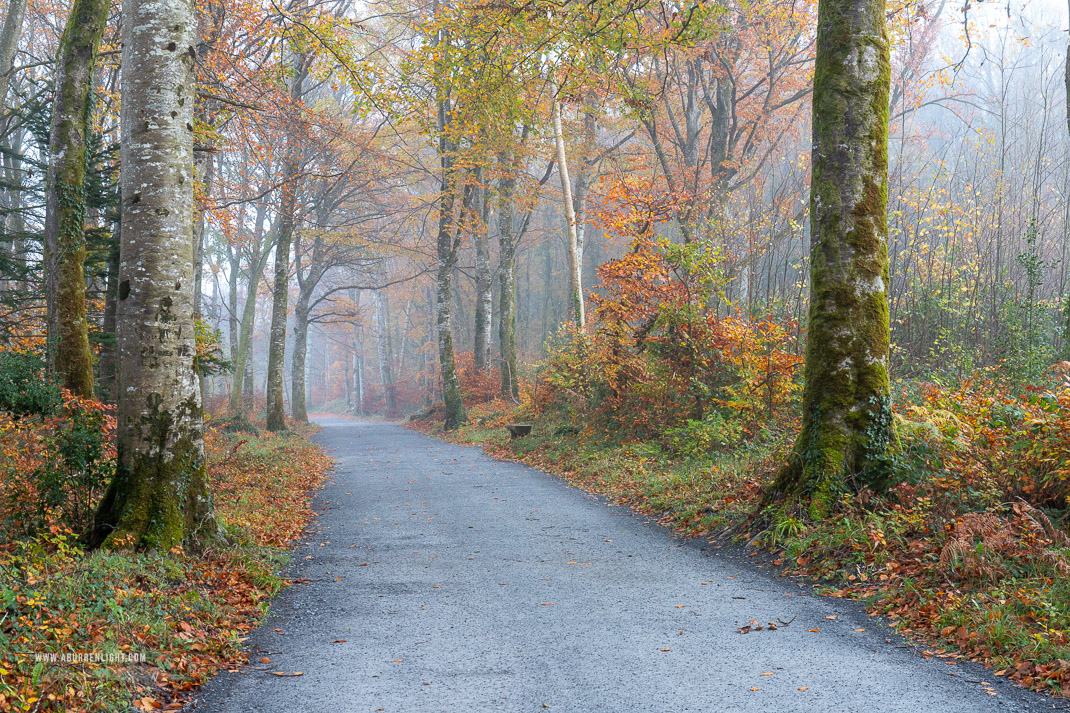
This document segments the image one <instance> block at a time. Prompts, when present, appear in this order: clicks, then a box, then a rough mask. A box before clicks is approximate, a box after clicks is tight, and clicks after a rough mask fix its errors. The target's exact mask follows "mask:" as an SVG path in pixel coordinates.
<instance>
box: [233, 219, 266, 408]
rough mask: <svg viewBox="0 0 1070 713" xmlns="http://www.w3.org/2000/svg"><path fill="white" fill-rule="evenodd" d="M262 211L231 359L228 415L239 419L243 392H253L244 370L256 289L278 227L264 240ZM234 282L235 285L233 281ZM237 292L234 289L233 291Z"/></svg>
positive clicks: (247, 364) (253, 314)
mask: <svg viewBox="0 0 1070 713" xmlns="http://www.w3.org/2000/svg"><path fill="white" fill-rule="evenodd" d="M264 212H265V206H264V205H263V204H261V205H260V206H258V207H257V212H256V217H257V223H256V236H255V237H256V239H255V240H254V241H253V245H254V246H256V248H254V250H256V249H259V252H255V251H254V252H253V253H252V254H251V255H250V263H249V283H248V286H247V287H246V290H245V304H244V306H243V307H242V316H241V322H240V324H239V325H238V330H237V331H238V350H237V352H236V353H235V355H234V358H233V360H234V380H233V381H232V382H231V385H230V400H229V402H228V404H227V412H228V413H229V415H230V416H231V417H232V418H237V419H239V420H240V419H243V418H244V417H245V408H246V404H245V399H244V398H243V396H244V395H245V392H246V391H250V392H251V391H252V377H251V371H250V372H249V373H246V371H247V369H249V368H251V366H252V364H251V361H252V360H251V359H249V350H250V348H251V347H252V343H253V329H254V327H255V324H254V322H255V320H256V292H257V289H258V288H259V286H260V278H261V277H262V276H263V274H264V267H265V266H266V265H267V259H268V256H269V255H270V254H271V245H272V238H273V236H274V235H275V234H276V232H277V231H276V227H277V226H273V227H272V229H271V231H270V234H269V236H268V239H267V240H264V239H263V235H262V232H263V224H264ZM261 243H262V244H261ZM235 284H237V283H236V281H235ZM236 293H237V290H235V294H236Z"/></svg>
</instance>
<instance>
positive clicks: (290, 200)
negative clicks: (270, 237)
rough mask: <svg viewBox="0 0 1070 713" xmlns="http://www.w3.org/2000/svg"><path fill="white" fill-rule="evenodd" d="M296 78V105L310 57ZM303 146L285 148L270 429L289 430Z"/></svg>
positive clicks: (301, 57) (298, 62) (299, 64)
mask: <svg viewBox="0 0 1070 713" xmlns="http://www.w3.org/2000/svg"><path fill="white" fill-rule="evenodd" d="M293 69H294V77H293V79H292V80H291V82H290V102H291V105H292V107H294V108H296V107H298V106H300V104H301V97H302V95H303V94H304V89H303V87H304V80H305V77H306V76H307V74H308V56H307V55H305V54H304V53H303V52H296V53H294V59H293ZM299 152H300V149H299V148H298V146H297V145H296V141H295V140H294V137H292V136H291V137H290V145H288V146H287V148H286V158H285V159H284V165H283V171H282V203H281V205H280V206H279V214H280V216H281V218H280V223H279V235H278V239H277V240H276V242H275V288H274V290H273V292H272V302H271V336H270V339H269V341H268V365H267V424H266V425H267V429H268V430H269V431H283V430H285V429H286V404H285V403H284V397H285V389H284V388H283V383H282V368H283V360H284V358H285V356H286V316H287V306H288V304H289V298H290V246H291V244H292V243H293V236H294V229H295V228H296V225H297V191H298V190H299V188H300V187H299V186H298V181H297V162H298V159H299V155H298V154H299Z"/></svg>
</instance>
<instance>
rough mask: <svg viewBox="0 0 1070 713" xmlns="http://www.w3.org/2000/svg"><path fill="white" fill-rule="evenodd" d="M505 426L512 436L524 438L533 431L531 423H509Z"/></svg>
mask: <svg viewBox="0 0 1070 713" xmlns="http://www.w3.org/2000/svg"><path fill="white" fill-rule="evenodd" d="M505 428H506V429H507V430H508V431H509V435H510V437H512V438H522V437H524V436H526V435H528V434H529V433H531V424H530V423H507V424H505Z"/></svg>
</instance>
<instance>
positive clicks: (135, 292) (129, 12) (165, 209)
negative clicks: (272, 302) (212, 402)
mask: <svg viewBox="0 0 1070 713" xmlns="http://www.w3.org/2000/svg"><path fill="white" fill-rule="evenodd" d="M123 28H124V36H123V51H122V67H123V84H122V100H123V101H122V114H121V126H122V137H123V141H122V149H121V151H122V154H121V163H122V168H121V174H120V183H121V187H122V225H123V230H122V245H121V248H120V250H121V252H120V268H119V276H120V282H119V305H118V347H119V348H118V353H119V363H120V372H119V387H120V388H119V405H118V414H117V420H118V436H117V440H118V457H117V459H116V472H115V477H114V479H113V480H112V482H111V484H110V485H109V487H108V490H107V492H106V493H105V494H104V497H103V499H102V500H101V503H100V506H99V507H98V510H97V514H96V519H95V522H94V526H93V531H92V533H91V537H90V539H91V540H92V541H93V543H94V544H98V545H99V544H104V545H105V546H112V547H129V546H133V547H137V548H145V549H156V550H167V549H169V548H171V547H174V546H175V545H178V544H182V543H185V544H186V545H189V546H199V545H201V544H203V543H204V542H205V541H207V540H209V539H212V538H214V537H216V535H217V523H216V519H215V514H214V509H213V506H212V497H211V493H210V491H209V488H208V480H207V471H206V467H205V457H204V422H203V419H202V416H201V402H200V393H199V392H198V390H197V376H196V374H195V373H194V363H193V360H194V355H195V353H196V344H195V336H194V328H193V289H192V288H193V233H192V231H193V102H194V88H195V77H194V63H195V62H196V50H195V49H194V47H193V43H194V34H195V29H196V20H195V18H194V11H193V2H192V0H158V1H154V2H149V1H148V0H126V2H124V4H123Z"/></svg>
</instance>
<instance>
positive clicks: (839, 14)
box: [772, 0, 891, 518]
mask: <svg viewBox="0 0 1070 713" xmlns="http://www.w3.org/2000/svg"><path fill="white" fill-rule="evenodd" d="M889 80H890V63H889V44H888V34H887V28H886V23H885V2H884V0H821V2H820V4H819V8H818V37H817V56H816V60H815V67H814V96H813V106H814V110H813V150H812V177H811V188H810V223H811V235H812V238H811V240H812V245H811V254H810V283H811V286H810V310H809V325H808V329H807V345H806V364H805V386H804V390H803V406H802V408H803V423H802V430H801V432H800V434H799V437H798V440H797V442H796V444H795V448H794V450H793V452H792V455H791V457H790V459H789V462H788V463H787V464H786V465H785V466H784V467H783V468H782V469H781V471H780V473H779V475H778V477H777V479H776V481H775V482H774V484H773V487H772V493H773V494H776V495H779V496H787V497H792V498H798V499H801V500H805V501H807V503H808V505H809V510H810V514H811V516H813V517H815V518H816V517H823V516H824V515H826V514H827V513H828V510H829V508H830V507H831V502H832V499H833V498H834V497H835V495H836V494H837V493H838V492H839V491H840V490H843V489H845V488H846V487H848V486H854V487H860V486H861V485H863V484H870V483H872V482H874V481H875V480H878V479H879V477H880V465H881V456H882V455H883V454H884V451H885V449H886V447H887V444H888V441H889V439H890V437H891V417H890V390H889V377H888V351H889V343H890V333H889V323H888V297H887V286H888V252H887V233H888V226H887V213H886V209H887V200H888V95H889Z"/></svg>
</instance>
